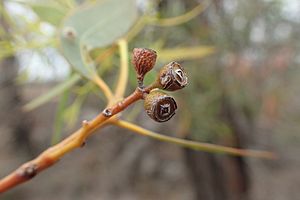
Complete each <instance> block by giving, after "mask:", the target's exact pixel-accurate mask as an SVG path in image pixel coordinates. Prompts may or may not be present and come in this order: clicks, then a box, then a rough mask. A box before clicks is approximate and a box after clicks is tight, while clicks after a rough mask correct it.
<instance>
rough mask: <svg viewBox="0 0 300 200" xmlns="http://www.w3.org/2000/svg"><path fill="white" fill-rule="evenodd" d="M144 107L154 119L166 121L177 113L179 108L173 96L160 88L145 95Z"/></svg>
mask: <svg viewBox="0 0 300 200" xmlns="http://www.w3.org/2000/svg"><path fill="white" fill-rule="evenodd" d="M144 108H145V110H146V113H147V114H148V115H149V117H151V118H152V119H153V120H154V121H157V122H165V121H168V120H169V119H171V118H172V117H173V116H174V115H175V111H176V109H177V104H176V101H175V100H174V98H173V97H171V96H169V95H167V94H166V93H164V92H161V91H158V90H152V91H151V92H150V93H149V94H147V95H146V97H145V102H144Z"/></svg>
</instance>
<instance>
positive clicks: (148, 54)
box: [132, 48, 157, 86]
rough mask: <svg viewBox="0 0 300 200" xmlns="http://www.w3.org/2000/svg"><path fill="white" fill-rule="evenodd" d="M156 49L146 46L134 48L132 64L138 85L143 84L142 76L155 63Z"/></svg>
mask: <svg viewBox="0 0 300 200" xmlns="http://www.w3.org/2000/svg"><path fill="white" fill-rule="evenodd" d="M156 57H157V55H156V51H154V50H152V49H146V48H134V49H133V58H132V64H133V65H134V68H135V71H136V73H137V79H138V81H139V86H141V85H142V84H143V80H144V76H145V74H146V73H147V72H149V71H150V70H151V69H152V68H153V67H154V65H155V62H156Z"/></svg>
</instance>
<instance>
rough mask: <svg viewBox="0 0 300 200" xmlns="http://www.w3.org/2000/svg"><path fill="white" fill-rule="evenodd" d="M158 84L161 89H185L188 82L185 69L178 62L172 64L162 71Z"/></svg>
mask: <svg viewBox="0 0 300 200" xmlns="http://www.w3.org/2000/svg"><path fill="white" fill-rule="evenodd" d="M157 82H158V85H159V88H160V89H164V90H168V91H175V90H179V89H182V88H184V87H185V86H186V85H187V83H188V80H187V76H186V73H185V71H184V69H183V67H181V65H180V64H179V63H177V62H170V63H169V64H167V65H165V66H164V67H163V68H162V69H161V70H160V72H159V76H158V80H157Z"/></svg>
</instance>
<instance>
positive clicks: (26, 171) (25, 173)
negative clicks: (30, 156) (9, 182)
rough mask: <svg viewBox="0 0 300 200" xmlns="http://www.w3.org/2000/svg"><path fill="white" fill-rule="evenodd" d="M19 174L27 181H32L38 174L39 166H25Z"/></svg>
mask: <svg viewBox="0 0 300 200" xmlns="http://www.w3.org/2000/svg"><path fill="white" fill-rule="evenodd" d="M17 174H18V175H19V176H21V177H22V178H25V179H31V178H33V177H34V176H35V175H36V174H37V165H36V164H29V165H28V166H24V167H22V168H20V169H19V170H18V171H17Z"/></svg>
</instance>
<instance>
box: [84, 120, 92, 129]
mask: <svg viewBox="0 0 300 200" xmlns="http://www.w3.org/2000/svg"><path fill="white" fill-rule="evenodd" d="M89 124H90V123H89V122H88V121H87V120H83V121H82V127H83V128H86V127H88V126H89Z"/></svg>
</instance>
